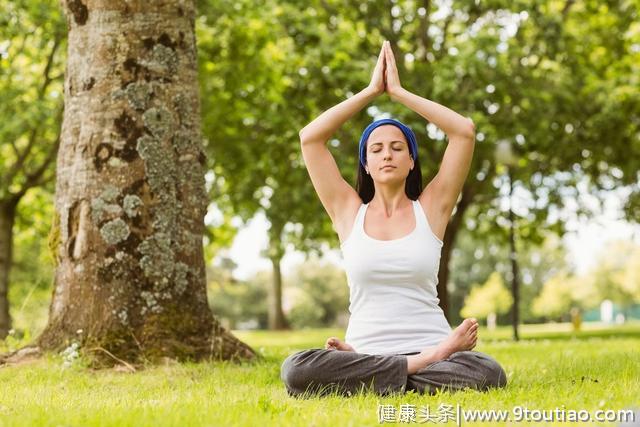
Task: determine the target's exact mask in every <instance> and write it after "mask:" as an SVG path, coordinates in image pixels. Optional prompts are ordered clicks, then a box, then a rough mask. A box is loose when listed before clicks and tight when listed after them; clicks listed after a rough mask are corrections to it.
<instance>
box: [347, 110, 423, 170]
mask: <svg viewBox="0 0 640 427" xmlns="http://www.w3.org/2000/svg"><path fill="white" fill-rule="evenodd" d="M382 125H394V126H396V127H397V128H399V129H400V130H401V131H402V133H403V134H404V137H405V138H406V139H407V142H408V144H409V152H410V153H411V156H412V157H413V159H414V160H416V159H417V158H418V143H417V142H416V136H415V135H414V133H413V131H412V130H411V128H409V127H408V126H407V125H405V124H403V123H401V122H399V121H398V120H395V119H381V120H376V121H375V122H373V123H371V124H370V125H369V126H367V128H366V129H365V130H364V132H362V136H361V137H360V145H359V153H360V164H361V165H362V167H364V165H365V163H366V162H367V140H368V139H369V136H370V135H371V132H373V130H374V129H375V128H377V127H378V126H382Z"/></svg>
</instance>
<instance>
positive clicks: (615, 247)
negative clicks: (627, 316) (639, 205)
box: [589, 241, 640, 309]
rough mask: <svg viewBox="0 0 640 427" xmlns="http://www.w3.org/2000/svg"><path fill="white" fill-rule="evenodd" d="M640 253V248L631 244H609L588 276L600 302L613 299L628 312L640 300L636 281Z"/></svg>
mask: <svg viewBox="0 0 640 427" xmlns="http://www.w3.org/2000/svg"><path fill="white" fill-rule="evenodd" d="M638 252H640V248H639V247H638V246H637V245H635V244H633V243H632V242H627V241H613V242H610V243H609V244H608V245H607V247H606V250H605V251H603V253H602V254H601V255H600V256H599V259H598V262H597V264H596V265H595V266H594V267H593V268H592V269H591V270H590V273H589V277H590V278H591V280H590V282H591V283H592V286H593V287H594V289H595V292H597V295H598V296H599V298H600V300H605V299H608V300H611V301H612V302H614V303H616V304H618V305H620V306H622V307H623V308H625V309H626V308H629V307H630V306H631V305H633V304H634V303H636V302H638V301H639V300H640V299H639V298H638V297H639V296H640V284H639V283H638V281H636V280H635V279H636V278H637V277H638V276H637V274H638V258H639V257H640V256H639V255H638Z"/></svg>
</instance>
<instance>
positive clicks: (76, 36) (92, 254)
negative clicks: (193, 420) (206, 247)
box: [37, 1, 255, 361]
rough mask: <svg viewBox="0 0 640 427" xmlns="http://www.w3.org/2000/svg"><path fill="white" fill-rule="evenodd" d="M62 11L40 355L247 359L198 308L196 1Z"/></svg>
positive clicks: (200, 182)
mask: <svg viewBox="0 0 640 427" xmlns="http://www.w3.org/2000/svg"><path fill="white" fill-rule="evenodd" d="M106 6H107V5H106V4H101V3H96V4H89V5H84V4H83V3H81V2H67V3H64V6H63V7H64V11H65V14H66V16H67V23H68V26H69V34H68V40H69V41H68V46H69V50H68V62H67V72H66V77H65V110H64V121H63V124H62V132H61V146H60V151H59V153H58V164H57V182H56V201H55V208H56V215H55V220H54V231H53V232H52V234H53V236H54V237H53V241H54V242H55V244H54V247H55V255H56V258H57V268H56V273H55V290H54V293H53V300H52V302H51V307H50V313H49V322H48V325H47V327H46V329H45V330H44V332H43V333H42V335H41V336H40V337H39V338H38V340H37V344H38V345H39V347H40V348H42V349H59V348H61V347H63V346H65V345H68V343H69V342H70V341H72V340H80V341H81V342H82V343H83V344H84V346H85V348H86V349H87V350H95V351H96V356H97V359H101V358H100V357H99V356H104V358H105V359H106V357H107V355H108V356H109V357H112V358H114V359H120V360H126V361H139V360H141V359H150V360H154V359H157V358H158V357H172V358H179V359H187V358H188V359H202V358H222V359H230V358H250V357H254V356H255V353H254V352H253V350H251V349H250V348H249V347H248V346H247V345H245V344H243V343H242V342H240V341H238V340H237V339H236V338H235V337H234V336H233V335H231V334H230V333H229V332H228V331H226V330H225V329H224V328H222V327H221V326H220V324H219V322H218V321H217V320H216V319H215V318H214V317H213V316H212V313H211V311H210V309H209V307H208V305H207V296H206V287H205V286H206V285H205V269H204V262H203V247H202V237H203V218H204V214H205V212H206V207H207V196H206V191H205V185H204V174H203V165H204V163H205V156H204V153H203V151H202V144H201V130H200V105H199V94H198V84H197V68H196V49H195V37H194V36H195V35H194V17H195V2H194V1H186V2H181V3H179V4H176V3H174V2H163V1H150V2H146V3H126V2H124V3H114V4H109V5H108V6H109V7H108V9H105V7H106Z"/></svg>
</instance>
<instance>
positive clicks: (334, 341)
mask: <svg viewBox="0 0 640 427" xmlns="http://www.w3.org/2000/svg"><path fill="white" fill-rule="evenodd" d="M324 348H326V349H327V350H340V351H355V350H354V348H353V347H351V346H350V345H349V344H347V343H346V342H344V341H341V340H339V339H338V338H336V337H331V338H328V339H327V342H326V343H325V344H324Z"/></svg>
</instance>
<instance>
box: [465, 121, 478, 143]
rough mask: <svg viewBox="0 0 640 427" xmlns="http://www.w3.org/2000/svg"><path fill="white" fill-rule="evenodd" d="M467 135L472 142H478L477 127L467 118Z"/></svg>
mask: <svg viewBox="0 0 640 427" xmlns="http://www.w3.org/2000/svg"><path fill="white" fill-rule="evenodd" d="M465 135H466V136H467V137H468V138H469V139H470V140H472V141H475V140H476V125H475V123H473V120H471V119H469V118H467V131H466V132H465Z"/></svg>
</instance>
